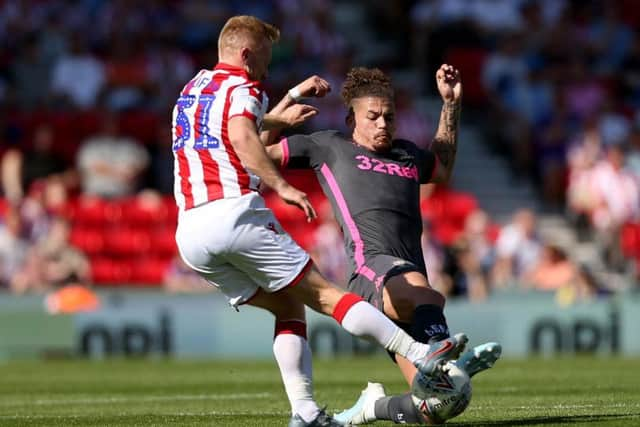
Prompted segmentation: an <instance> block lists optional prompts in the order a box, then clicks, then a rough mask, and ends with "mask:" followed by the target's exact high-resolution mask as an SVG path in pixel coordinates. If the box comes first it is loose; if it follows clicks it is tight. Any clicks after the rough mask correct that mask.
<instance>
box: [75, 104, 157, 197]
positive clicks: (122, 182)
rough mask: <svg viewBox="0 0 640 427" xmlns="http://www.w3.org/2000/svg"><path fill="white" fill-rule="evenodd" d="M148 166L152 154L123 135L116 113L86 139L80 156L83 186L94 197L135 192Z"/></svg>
mask: <svg viewBox="0 0 640 427" xmlns="http://www.w3.org/2000/svg"><path fill="white" fill-rule="evenodd" d="M148 166H149V154H148V153H147V151H146V150H145V148H144V147H143V146H142V145H141V144H140V143H138V142H137V141H136V140H134V139H132V138H128V137H126V136H123V135H121V134H120V132H119V129H118V122H117V115H115V114H107V115H106V116H105V117H104V122H103V129H102V132H101V133H100V134H98V135H95V136H93V137H90V138H88V139H87V140H86V141H84V142H83V143H82V145H81V147H80V149H79V151H78V156H77V168H78V171H79V173H80V185H81V188H82V191H83V192H84V193H85V194H87V195H90V196H98V197H106V198H117V197H124V196H129V195H133V194H135V193H136V192H137V191H138V190H139V184H140V178H141V176H142V174H143V173H144V172H145V171H146V169H147V167H148Z"/></svg>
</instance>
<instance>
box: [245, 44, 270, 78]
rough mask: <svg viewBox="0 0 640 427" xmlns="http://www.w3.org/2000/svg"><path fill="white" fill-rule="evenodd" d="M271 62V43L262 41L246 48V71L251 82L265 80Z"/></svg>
mask: <svg viewBox="0 0 640 427" xmlns="http://www.w3.org/2000/svg"><path fill="white" fill-rule="evenodd" d="M270 62H271V42H270V41H269V40H263V41H262V43H255V44H253V45H252V46H251V47H250V48H248V54H247V59H246V69H247V73H248V74H249V77H251V78H252V79H253V80H258V81H262V80H265V79H266V78H267V69H268V68H269V63H270Z"/></svg>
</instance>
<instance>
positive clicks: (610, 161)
mask: <svg viewBox="0 0 640 427" xmlns="http://www.w3.org/2000/svg"><path fill="white" fill-rule="evenodd" d="M624 160H625V152H624V148H623V147H622V146H620V145H610V146H609V147H607V150H606V158H605V159H603V160H600V161H599V162H598V163H596V165H595V166H594V168H593V170H592V172H591V176H590V184H591V192H592V195H593V200H592V201H593V206H592V209H591V211H590V212H591V221H592V224H593V226H594V228H595V230H596V238H597V239H598V241H599V242H600V244H601V245H602V247H603V249H604V255H605V260H606V261H607V263H608V264H609V266H610V267H612V268H615V269H618V270H623V269H624V268H625V266H626V262H625V260H624V258H623V255H622V252H621V246H620V230H621V227H622V226H623V225H624V223H626V222H627V221H632V220H634V219H637V218H638V214H639V213H640V186H639V184H638V181H636V179H635V178H634V176H633V175H632V174H631V173H630V172H629V171H627V170H625V169H624Z"/></svg>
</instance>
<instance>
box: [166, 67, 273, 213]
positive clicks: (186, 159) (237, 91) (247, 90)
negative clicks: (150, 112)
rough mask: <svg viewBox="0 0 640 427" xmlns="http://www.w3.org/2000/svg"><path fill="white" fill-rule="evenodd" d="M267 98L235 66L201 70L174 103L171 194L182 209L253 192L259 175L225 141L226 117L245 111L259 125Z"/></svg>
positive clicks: (243, 113)
mask: <svg viewBox="0 0 640 427" xmlns="http://www.w3.org/2000/svg"><path fill="white" fill-rule="evenodd" d="M268 104H269V99H268V97H267V95H266V93H265V92H264V90H263V89H262V88H261V86H260V83H259V82H257V81H252V80H251V79H249V76H248V75H247V73H246V72H245V71H244V70H243V69H241V68H238V67H233V66H230V65H227V64H222V63H220V64H218V65H217V66H216V67H215V68H214V69H213V70H200V72H199V73H198V74H196V76H195V77H194V78H193V79H191V81H189V83H187V84H186V85H185V87H184V88H183V89H182V92H181V93H180V97H179V98H178V101H177V102H176V105H175V106H174V108H173V120H172V134H173V156H174V195H175V198H176V203H177V204H178V207H179V208H180V209H181V210H187V209H191V208H193V207H195V206H199V205H202V204H204V203H207V202H210V201H212V200H217V199H223V198H232V197H239V196H241V195H243V194H247V193H249V192H251V191H257V189H258V185H259V183H260V179H259V178H258V177H257V176H256V175H254V174H252V173H251V172H249V171H248V170H247V169H246V168H245V167H244V166H243V165H242V162H241V161H240V159H239V158H238V155H237V154H236V152H235V150H234V149H233V147H232V146H231V142H230V140H229V131H228V124H229V119H231V118H232V117H234V116H238V115H243V116H245V117H248V118H249V119H251V120H253V121H254V122H255V123H256V126H258V127H260V124H261V123H262V118H263V117H264V114H265V113H266V110H267V107H268Z"/></svg>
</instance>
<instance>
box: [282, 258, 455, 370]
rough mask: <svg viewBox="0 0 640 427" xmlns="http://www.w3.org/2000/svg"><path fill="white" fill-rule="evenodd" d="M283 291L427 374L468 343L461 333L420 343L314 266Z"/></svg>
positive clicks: (439, 366) (438, 368) (350, 331)
mask: <svg viewBox="0 0 640 427" xmlns="http://www.w3.org/2000/svg"><path fill="white" fill-rule="evenodd" d="M282 292H284V293H287V294H289V295H292V296H294V297H295V298H297V299H299V300H300V301H302V302H303V303H304V304H306V305H308V306H309V307H311V308H312V309H314V310H316V311H318V312H320V313H323V314H326V315H329V316H333V317H334V319H336V321H338V323H339V324H340V325H341V326H342V327H343V328H344V329H345V330H346V331H347V332H349V333H351V334H352V335H355V336H358V337H362V338H369V339H373V340H374V341H376V342H378V343H379V344H381V345H382V346H383V347H384V348H386V349H387V350H389V351H391V352H393V353H396V354H399V355H401V356H403V357H405V358H406V359H408V360H409V361H410V362H411V363H413V364H414V365H415V366H416V367H417V368H418V369H419V370H420V371H421V372H423V373H425V374H427V375H433V374H435V373H436V372H440V368H441V365H442V364H443V363H444V362H445V361H446V360H450V359H451V358H452V357H453V356H454V355H457V354H459V352H460V350H461V349H462V348H464V345H465V343H466V341H467V337H466V336H465V335H464V334H458V335H457V336H455V337H453V338H450V339H448V340H445V341H442V342H440V343H435V344H432V345H426V344H422V343H419V342H417V341H415V340H414V339H412V338H411V337H410V336H409V335H408V334H407V333H406V332H404V331H403V330H402V329H400V328H399V327H398V326H397V325H396V324H394V323H393V322H392V321H391V320H390V319H389V318H388V317H386V316H385V315H384V314H383V313H381V312H380V311H378V310H377V309H376V308H375V307H374V306H372V305H371V304H369V303H367V302H365V301H364V300H363V299H362V298H361V297H359V296H357V295H355V294H353V293H349V292H346V291H344V290H343V289H341V288H339V287H337V286H336V285H333V284H332V283H330V282H328V281H327V280H326V279H325V278H324V277H323V276H322V275H321V274H320V272H318V270H317V269H316V268H315V267H312V268H310V269H309V270H308V271H307V272H306V273H305V275H304V276H303V277H302V278H301V279H300V281H299V282H298V283H297V284H296V285H295V286H290V287H287V288H285V289H283V290H282Z"/></svg>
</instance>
